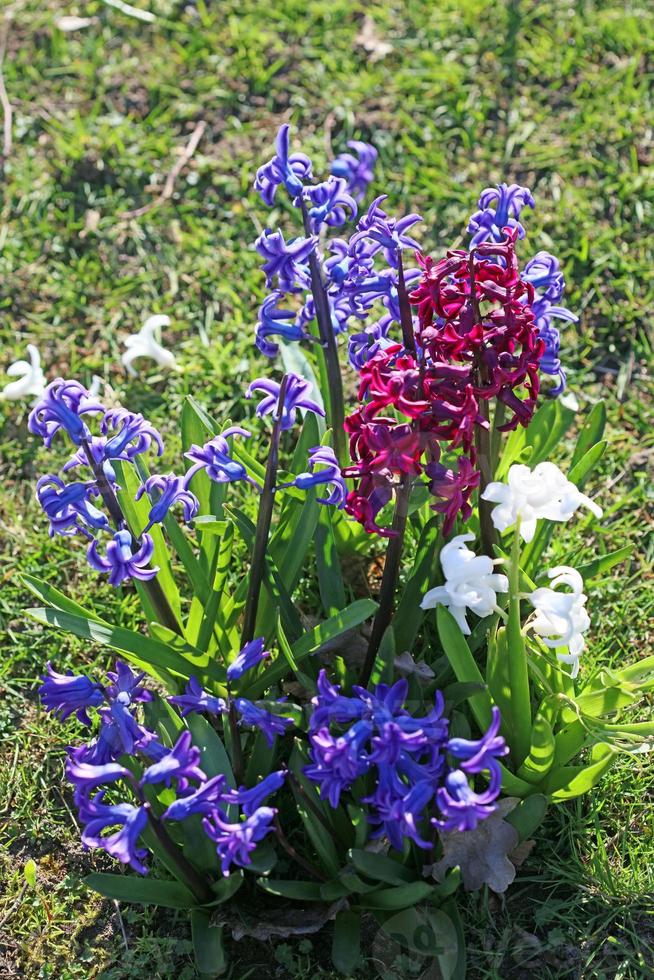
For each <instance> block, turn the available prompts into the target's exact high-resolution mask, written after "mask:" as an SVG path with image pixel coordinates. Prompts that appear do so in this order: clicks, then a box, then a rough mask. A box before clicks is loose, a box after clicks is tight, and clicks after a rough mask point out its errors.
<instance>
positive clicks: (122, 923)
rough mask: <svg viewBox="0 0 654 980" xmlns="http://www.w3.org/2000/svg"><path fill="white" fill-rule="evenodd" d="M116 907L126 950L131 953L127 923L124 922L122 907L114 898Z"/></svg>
mask: <svg viewBox="0 0 654 980" xmlns="http://www.w3.org/2000/svg"><path fill="white" fill-rule="evenodd" d="M113 901H114V907H115V909H116V915H117V916H118V925H119V926H120V931H121V934H122V937H123V942H124V944H125V950H126V952H128V953H129V943H128V942H127V933H126V932H125V923H124V922H123V917H122V915H121V914H120V905H119V903H118V902H117V901H116V899H115V898H114V900H113Z"/></svg>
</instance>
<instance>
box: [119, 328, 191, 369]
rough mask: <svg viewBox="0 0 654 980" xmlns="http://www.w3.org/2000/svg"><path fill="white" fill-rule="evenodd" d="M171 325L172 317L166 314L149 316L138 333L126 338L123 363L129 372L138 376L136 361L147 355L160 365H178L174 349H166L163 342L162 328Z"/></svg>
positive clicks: (174, 366)
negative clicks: (135, 366)
mask: <svg viewBox="0 0 654 980" xmlns="http://www.w3.org/2000/svg"><path fill="white" fill-rule="evenodd" d="M169 326H170V317H169V316H165V315H155V316H149V317H148V318H147V320H146V321H145V322H144V324H143V326H142V327H141V329H140V330H139V331H138V333H133V334H130V336H129V337H127V338H126V339H125V347H126V348H127V350H126V351H125V353H124V354H123V355H122V357H121V359H120V360H121V364H122V365H123V367H124V368H126V369H127V373H128V374H131V375H132V376H133V377H136V375H137V371H136V369H135V368H134V366H133V365H134V361H136V360H138V359H139V358H142V357H145V358H148V359H149V360H152V361H155V362H156V363H157V364H158V365H159V367H163V368H167V369H168V370H170V369H171V368H176V367H177V361H176V360H175V355H174V354H173V353H172V351H169V350H166V348H165V347H164V346H163V345H162V343H161V328H162V327H169Z"/></svg>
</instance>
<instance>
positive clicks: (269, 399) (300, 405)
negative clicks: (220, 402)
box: [245, 372, 325, 430]
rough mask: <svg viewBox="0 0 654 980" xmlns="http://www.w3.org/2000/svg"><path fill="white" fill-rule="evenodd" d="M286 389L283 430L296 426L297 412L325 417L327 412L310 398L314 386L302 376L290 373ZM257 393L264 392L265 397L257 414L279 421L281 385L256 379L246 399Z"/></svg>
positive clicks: (282, 403) (264, 379) (265, 379)
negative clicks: (302, 411) (300, 410)
mask: <svg viewBox="0 0 654 980" xmlns="http://www.w3.org/2000/svg"><path fill="white" fill-rule="evenodd" d="M285 377H286V379H287V381H286V387H285V391H284V397H283V399H281V409H282V411H281V416H280V418H281V429H282V430H286V429H291V428H292V427H293V426H294V425H295V420H296V417H297V412H298V410H299V409H303V410H304V411H305V412H313V413H314V414H315V415H320V416H323V417H324V415H325V410H324V409H323V408H322V406H321V405H319V404H318V403H317V402H315V401H313V400H312V399H311V398H309V392H310V391H311V389H312V387H313V386H312V384H311V382H310V381H307V380H306V378H303V377H302V375H300V374H294V373H293V372H289V373H288V374H287V375H285ZM255 391H262V392H264V397H263V398H262V399H261V401H260V402H259V404H258V405H257V407H256V414H257V415H258V417H259V418H263V417H264V415H272V417H273V420H275V421H276V420H277V418H278V412H279V403H280V391H281V385H280V383H279V382H278V381H272V380H271V379H270V378H256V379H255V380H254V381H253V382H252V383H251V384H250V385H249V387H248V389H247V391H246V392H245V397H246V398H252V396H253V395H254V393H255Z"/></svg>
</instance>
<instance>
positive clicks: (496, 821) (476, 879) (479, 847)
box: [429, 797, 519, 894]
mask: <svg viewBox="0 0 654 980" xmlns="http://www.w3.org/2000/svg"><path fill="white" fill-rule="evenodd" d="M518 802H519V800H518V799H517V798H515V797H506V799H504V800H500V801H499V802H498V804H497V810H496V812H495V813H493V814H492V815H491V816H490V817H488V818H487V819H486V820H484V821H482V822H481V823H480V824H479V826H478V827H477V828H476V829H475V830H467V831H466V832H465V833H463V834H462V833H459V832H458V831H452V832H444V831H443V832H440V833H439V837H440V839H441V842H442V844H443V857H442V858H441V859H440V861H437V862H436V863H435V864H434V865H432V866H431V868H430V869H429V870H430V872H431V874H432V875H433V877H434V878H435V879H436V881H443V880H444V878H445V872H446V871H447V870H448V869H449V868H456V867H459V868H461V876H462V878H463V887H464V888H465V889H466V891H476V890H477V889H478V888H481V886H482V885H488V887H489V888H492V890H493V891H494V892H498V894H502V892H505V891H506V889H507V888H508V887H509V885H510V884H511V882H512V881H513V879H514V878H515V865H514V864H513V863H512V862H511V860H510V857H509V855H510V854H512V853H513V852H514V851H515V850H516V848H517V847H518V842H519V838H518V831H517V830H516V829H515V827H513V826H512V825H511V824H510V823H507V822H506V820H505V819H504V817H506V815H507V814H508V813H510V812H511V810H513V808H514V807H515V806H516V804H517V803H518Z"/></svg>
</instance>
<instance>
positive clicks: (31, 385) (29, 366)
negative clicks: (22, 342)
mask: <svg viewBox="0 0 654 980" xmlns="http://www.w3.org/2000/svg"><path fill="white" fill-rule="evenodd" d="M27 353H28V355H29V361H14V363H13V364H10V365H9V367H8V368H7V372H6V373H7V374H8V375H9V377H10V378H18V380H17V381H10V382H9V384H8V385H5V387H4V388H3V390H2V391H0V398H6V399H9V400H11V401H18V400H19V399H21V398H29V397H30V396H32V397H33V398H34V399H35V400H38V399H39V398H40V397H41V395H42V394H43V392H44V390H45V385H46V380H45V375H44V373H43V371H42V370H41V357H40V355H39V352H38V350H37V349H36V347H35V346H34V345H33V344H28V345H27Z"/></svg>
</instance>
